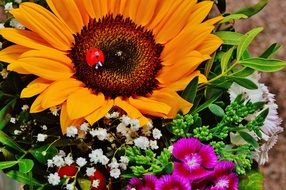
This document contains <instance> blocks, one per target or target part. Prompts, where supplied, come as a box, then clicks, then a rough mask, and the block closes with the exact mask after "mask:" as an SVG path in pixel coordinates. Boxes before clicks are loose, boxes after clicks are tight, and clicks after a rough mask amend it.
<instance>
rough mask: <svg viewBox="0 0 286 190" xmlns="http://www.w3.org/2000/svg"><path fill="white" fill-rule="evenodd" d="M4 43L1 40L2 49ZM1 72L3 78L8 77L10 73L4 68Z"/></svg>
mask: <svg viewBox="0 0 286 190" xmlns="http://www.w3.org/2000/svg"><path fill="white" fill-rule="evenodd" d="M2 45H3V44H2V42H0V46H1V47H0V49H2ZM0 74H1V76H2V78H3V79H6V78H7V77H8V75H9V72H8V71H7V69H2V70H1V71H0Z"/></svg>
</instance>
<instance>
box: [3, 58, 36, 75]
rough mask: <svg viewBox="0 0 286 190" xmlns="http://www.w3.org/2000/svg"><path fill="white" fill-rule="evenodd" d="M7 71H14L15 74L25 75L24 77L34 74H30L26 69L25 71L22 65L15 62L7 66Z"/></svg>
mask: <svg viewBox="0 0 286 190" xmlns="http://www.w3.org/2000/svg"><path fill="white" fill-rule="evenodd" d="M7 70H8V71H14V72H17V73H19V74H23V75H28V74H32V73H31V72H29V71H27V70H26V69H24V68H23V67H22V65H21V64H20V63H19V62H17V61H14V62H12V63H10V64H9V65H8V66H7Z"/></svg>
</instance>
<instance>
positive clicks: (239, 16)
mask: <svg viewBox="0 0 286 190" xmlns="http://www.w3.org/2000/svg"><path fill="white" fill-rule="evenodd" d="M246 18H248V16H246V15H244V14H230V15H227V16H225V17H223V20H222V21H220V23H227V22H232V21H234V20H239V19H246Z"/></svg>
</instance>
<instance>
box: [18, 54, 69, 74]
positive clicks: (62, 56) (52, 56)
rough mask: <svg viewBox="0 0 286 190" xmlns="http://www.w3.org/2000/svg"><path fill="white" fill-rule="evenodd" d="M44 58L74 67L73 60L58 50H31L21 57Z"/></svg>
mask: <svg viewBox="0 0 286 190" xmlns="http://www.w3.org/2000/svg"><path fill="white" fill-rule="evenodd" d="M33 57H34V58H43V59H48V60H53V61H57V62H60V63H63V64H65V65H67V66H68V67H69V68H71V69H72V68H73V64H72V60H71V59H70V58H69V57H68V56H67V55H66V54H65V53H64V52H62V51H58V50H56V49H55V50H52V51H51V50H30V51H26V52H25V53H23V54H22V55H21V56H20V58H33Z"/></svg>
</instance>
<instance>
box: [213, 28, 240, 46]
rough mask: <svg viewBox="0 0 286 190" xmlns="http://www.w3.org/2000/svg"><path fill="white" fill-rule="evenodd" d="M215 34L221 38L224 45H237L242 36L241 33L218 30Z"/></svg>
mask: <svg viewBox="0 0 286 190" xmlns="http://www.w3.org/2000/svg"><path fill="white" fill-rule="evenodd" d="M215 35H217V36H218V37H219V38H220V39H222V41H223V43H224V44H226V45H237V44H238V43H239V41H240V38H241V37H242V36H243V34H241V33H238V32H231V31H219V32H216V33H215Z"/></svg>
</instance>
